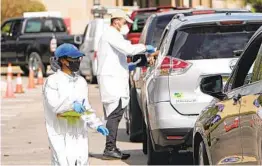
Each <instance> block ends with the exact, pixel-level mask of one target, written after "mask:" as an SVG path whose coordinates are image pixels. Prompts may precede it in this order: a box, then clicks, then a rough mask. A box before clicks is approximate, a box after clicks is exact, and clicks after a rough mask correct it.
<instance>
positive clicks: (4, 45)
mask: <svg viewBox="0 0 262 166" xmlns="http://www.w3.org/2000/svg"><path fill="white" fill-rule="evenodd" d="M13 22H14V21H7V22H5V23H4V24H3V25H2V26H1V61H2V63H7V62H9V61H10V60H11V59H10V58H11V57H12V56H13V57H15V55H14V54H13V53H12V52H11V50H10V48H11V47H10V44H11V43H12V40H11V38H12V33H11V29H12V25H13ZM12 54H13V55H12Z"/></svg>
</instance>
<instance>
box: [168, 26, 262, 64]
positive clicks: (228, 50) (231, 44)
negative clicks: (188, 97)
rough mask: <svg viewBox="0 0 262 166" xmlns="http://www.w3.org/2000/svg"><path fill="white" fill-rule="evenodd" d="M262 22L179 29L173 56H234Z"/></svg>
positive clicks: (192, 58)
mask: <svg viewBox="0 0 262 166" xmlns="http://www.w3.org/2000/svg"><path fill="white" fill-rule="evenodd" d="M260 26H261V24H248V25H235V26H214V25H213V26H201V27H200V26H198V27H192V28H186V29H182V30H180V31H178V32H177V33H176V34H175V35H176V37H175V38H173V41H172V42H171V45H173V46H171V47H170V48H171V49H170V51H172V52H171V54H169V55H172V56H173V57H177V58H180V59H183V60H197V59H216V58H232V57H233V51H234V50H241V49H243V48H244V47H245V45H246V44H247V42H248V41H249V39H250V38H251V36H252V35H253V34H254V32H255V31H256V30H257V29H258V28H259V27H260Z"/></svg>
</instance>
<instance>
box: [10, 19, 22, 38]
mask: <svg viewBox="0 0 262 166" xmlns="http://www.w3.org/2000/svg"><path fill="white" fill-rule="evenodd" d="M16 23H18V24H19V23H20V27H19V28H18V30H17V31H18V32H17V34H16V35H14V26H15V25H16ZM22 28H23V20H14V21H13V23H12V26H11V30H10V35H11V37H12V38H16V37H17V36H18V35H19V34H20V33H21V30H22Z"/></svg>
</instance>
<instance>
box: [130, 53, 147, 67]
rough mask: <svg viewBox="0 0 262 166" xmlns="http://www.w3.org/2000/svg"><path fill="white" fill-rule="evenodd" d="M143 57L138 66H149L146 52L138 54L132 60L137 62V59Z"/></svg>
mask: <svg viewBox="0 0 262 166" xmlns="http://www.w3.org/2000/svg"><path fill="white" fill-rule="evenodd" d="M139 59H141V62H139V63H138V64H137V65H136V66H137V67H143V66H147V64H148V63H147V57H146V55H145V54H137V55H134V56H133V57H132V62H136V61H137V60H139Z"/></svg>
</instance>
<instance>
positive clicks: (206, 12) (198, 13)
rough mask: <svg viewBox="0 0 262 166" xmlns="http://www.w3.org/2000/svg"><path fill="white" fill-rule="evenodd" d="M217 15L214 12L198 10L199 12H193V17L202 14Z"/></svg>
mask: <svg viewBox="0 0 262 166" xmlns="http://www.w3.org/2000/svg"><path fill="white" fill-rule="evenodd" d="M212 13H215V11H214V10H198V11H193V12H192V15H200V14H212Z"/></svg>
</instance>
